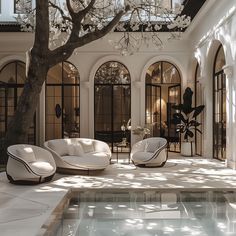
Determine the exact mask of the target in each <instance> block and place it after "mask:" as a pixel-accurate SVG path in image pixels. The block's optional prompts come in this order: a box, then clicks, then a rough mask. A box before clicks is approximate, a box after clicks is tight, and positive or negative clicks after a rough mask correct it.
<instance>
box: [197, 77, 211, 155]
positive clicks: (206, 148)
mask: <svg viewBox="0 0 236 236" xmlns="http://www.w3.org/2000/svg"><path fill="white" fill-rule="evenodd" d="M199 83H201V85H202V89H203V91H202V93H203V105H205V109H204V114H203V116H204V118H203V120H204V124H203V156H204V157H206V158H212V155H213V150H212V149H213V148H212V147H213V137H212V136H213V135H212V134H213V131H212V128H213V125H212V121H213V114H212V104H213V95H212V79H209V78H208V76H202V77H199Z"/></svg>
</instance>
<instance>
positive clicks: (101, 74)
mask: <svg viewBox="0 0 236 236" xmlns="http://www.w3.org/2000/svg"><path fill="white" fill-rule="evenodd" d="M130 117H131V80H130V74H129V71H128V69H127V68H126V67H125V66H124V65H123V64H121V63H119V62H117V61H109V62H106V63H104V64H103V65H102V66H100V68H99V69H98V70H97V72H96V74H95V78H94V134H95V138H96V139H99V140H102V141H105V142H107V143H108V144H109V145H110V147H111V150H112V151H113V152H114V151H115V148H117V144H118V143H120V142H124V141H125V143H130V130H129V129H128V123H129V121H130ZM124 146H126V145H124ZM119 151H120V152H125V151H127V149H126V148H123V149H122V148H121V149H119Z"/></svg>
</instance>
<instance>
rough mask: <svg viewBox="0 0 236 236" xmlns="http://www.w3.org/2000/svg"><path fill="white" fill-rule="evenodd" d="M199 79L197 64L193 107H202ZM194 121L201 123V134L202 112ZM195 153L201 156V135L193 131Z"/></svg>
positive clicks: (201, 128) (201, 129)
mask: <svg viewBox="0 0 236 236" xmlns="http://www.w3.org/2000/svg"><path fill="white" fill-rule="evenodd" d="M199 77H200V66H199V64H198V63H197V66H196V70H195V106H200V105H203V94H202V87H201V84H200V82H199ZM196 120H197V121H198V122H199V123H201V125H200V126H199V127H198V129H199V130H200V131H201V132H203V124H204V122H203V112H202V113H201V114H200V115H199V116H197V117H196ZM195 145H196V146H195V152H196V155H199V156H201V155H202V133H199V132H197V131H195Z"/></svg>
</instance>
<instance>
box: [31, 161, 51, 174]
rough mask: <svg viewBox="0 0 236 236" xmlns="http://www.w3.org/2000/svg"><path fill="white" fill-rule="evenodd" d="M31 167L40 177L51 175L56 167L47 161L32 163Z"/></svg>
mask: <svg viewBox="0 0 236 236" xmlns="http://www.w3.org/2000/svg"><path fill="white" fill-rule="evenodd" d="M29 166H30V167H31V169H32V170H33V171H34V172H35V173H37V174H40V175H46V174H51V172H52V171H53V169H54V167H53V166H52V165H51V164H50V163H49V162H46V161H34V162H30V163H29Z"/></svg>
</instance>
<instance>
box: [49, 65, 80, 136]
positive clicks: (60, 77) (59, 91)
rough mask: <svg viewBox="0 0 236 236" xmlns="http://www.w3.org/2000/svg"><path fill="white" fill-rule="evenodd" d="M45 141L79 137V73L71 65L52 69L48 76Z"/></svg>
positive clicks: (57, 66)
mask: <svg viewBox="0 0 236 236" xmlns="http://www.w3.org/2000/svg"><path fill="white" fill-rule="evenodd" d="M45 96H46V97H45V103H46V104H45V108H46V109H45V128H46V129H45V139H46V140H50V139H56V138H67V137H79V136H80V132H79V130H80V129H79V125H80V90H79V72H78V70H77V68H76V67H75V66H74V65H73V64H71V63H69V62H62V63H59V64H57V65H56V66H54V67H52V68H51V69H50V70H49V72H48V75H47V80H46V94H45Z"/></svg>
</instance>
